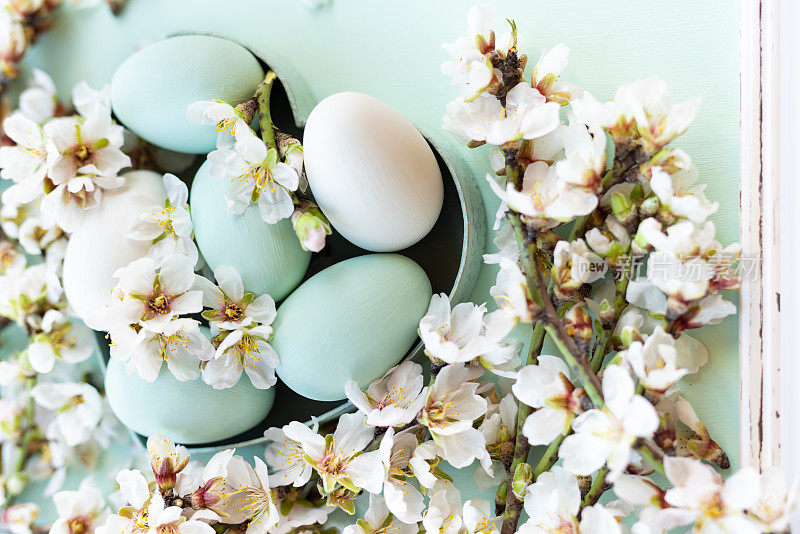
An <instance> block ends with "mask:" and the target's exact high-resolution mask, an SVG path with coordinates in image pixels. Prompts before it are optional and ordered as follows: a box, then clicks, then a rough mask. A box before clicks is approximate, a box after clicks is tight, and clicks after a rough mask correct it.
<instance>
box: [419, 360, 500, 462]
mask: <svg viewBox="0 0 800 534" xmlns="http://www.w3.org/2000/svg"><path fill="white" fill-rule="evenodd" d="M472 378H473V371H471V370H470V369H469V368H467V367H464V365H462V364H457V365H447V366H445V367H443V368H442V369H441V370H440V371H439V374H438V375H436V380H435V381H434V383H433V385H432V386H431V387H430V388H429V389H428V397H427V399H426V402H425V406H424V408H423V409H422V414H421V415H420V418H419V421H420V423H422V424H423V425H425V426H426V427H428V430H429V431H430V433H431V436H432V437H433V439H434V441H436V443H437V444H438V445H439V446H440V447H441V448H442V456H443V457H444V459H445V460H447V461H448V462H450V464H452V465H453V467H456V468H459V469H460V468H462V467H466V466H468V465H469V464H471V463H472V462H473V461H474V460H475V459H476V458H477V459H480V460H481V462H482V463H483V462H489V464H491V460H490V459H489V455H488V453H487V452H486V442H485V441H484V437H483V434H481V432H480V431H479V430H477V429H475V428H473V427H472V423H473V422H474V421H475V419H477V418H479V417H480V416H482V415H484V414H485V413H486V408H487V404H486V399H484V398H483V397H481V396H480V395H478V394H477V390H478V384H477V383H476V382H472V381H471V379H472Z"/></svg>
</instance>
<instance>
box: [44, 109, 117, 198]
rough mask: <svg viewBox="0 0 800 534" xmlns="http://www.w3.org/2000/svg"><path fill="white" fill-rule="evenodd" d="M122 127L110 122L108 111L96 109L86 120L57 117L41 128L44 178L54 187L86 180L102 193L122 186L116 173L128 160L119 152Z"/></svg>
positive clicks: (79, 117)
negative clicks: (44, 144)
mask: <svg viewBox="0 0 800 534" xmlns="http://www.w3.org/2000/svg"><path fill="white" fill-rule="evenodd" d="M123 131H124V129H123V128H122V126H119V125H117V124H113V123H112V122H111V114H110V110H109V109H103V108H102V107H99V106H98V107H97V108H96V109H95V110H94V113H92V114H91V115H90V116H88V117H86V118H83V117H81V116H72V117H57V118H55V119H52V120H50V121H49V122H47V124H45V125H44V132H45V134H46V135H47V164H48V167H49V171H48V177H49V178H50V179H51V180H52V181H53V183H54V184H55V185H59V184H62V183H64V182H66V181H68V180H71V179H72V178H76V177H81V176H88V177H92V178H93V179H94V180H95V181H96V182H97V184H98V185H99V186H100V187H102V188H106V189H113V188H116V187H120V186H122V184H123V183H124V180H123V179H121V178H118V176H117V175H118V174H119V171H121V170H122V169H124V168H125V167H130V165H131V159H130V158H129V157H128V156H126V155H125V154H124V153H123V152H122V150H120V149H121V147H122V144H123V141H124V140H123Z"/></svg>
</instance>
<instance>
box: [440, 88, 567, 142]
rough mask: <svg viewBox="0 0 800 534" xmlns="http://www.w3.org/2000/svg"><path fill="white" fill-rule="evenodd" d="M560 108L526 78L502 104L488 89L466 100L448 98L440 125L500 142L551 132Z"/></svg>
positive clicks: (476, 138) (470, 136) (466, 135)
mask: <svg viewBox="0 0 800 534" xmlns="http://www.w3.org/2000/svg"><path fill="white" fill-rule="evenodd" d="M559 108H560V106H559V104H557V103H556V102H547V99H546V98H545V97H544V96H543V95H542V94H541V93H540V92H539V91H538V90H537V89H535V88H533V87H531V86H530V85H529V84H528V83H527V82H520V83H519V84H517V85H516V86H515V87H514V88H512V89H511V90H510V91H509V92H508V94H507V95H506V105H505V107H503V105H502V104H501V103H500V101H499V100H498V99H497V98H496V97H495V96H494V95H491V94H488V93H482V94H480V95H479V96H478V97H477V98H475V99H474V100H471V101H469V102H466V101H464V100H463V99H458V100H455V101H453V102H450V103H449V104H447V107H446V111H445V116H444V119H443V121H442V127H443V128H444V129H445V130H447V131H449V132H452V133H453V134H455V135H456V136H458V137H462V138H466V139H470V140H473V141H485V142H486V143H488V144H490V145H498V146H501V145H504V144H506V143H514V142H518V141H521V140H522V139H535V138H537V137H542V136H543V135H545V134H548V133H550V132H552V131H553V130H555V129H556V128H557V127H558V125H559V117H558V112H559Z"/></svg>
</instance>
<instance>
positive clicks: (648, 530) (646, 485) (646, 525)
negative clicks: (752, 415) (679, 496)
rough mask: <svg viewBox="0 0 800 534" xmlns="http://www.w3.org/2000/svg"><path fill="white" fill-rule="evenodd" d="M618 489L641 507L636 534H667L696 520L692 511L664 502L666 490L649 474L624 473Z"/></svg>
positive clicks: (617, 490) (618, 493)
mask: <svg viewBox="0 0 800 534" xmlns="http://www.w3.org/2000/svg"><path fill="white" fill-rule="evenodd" d="M614 493H615V494H616V495H617V496H618V497H620V498H621V499H623V500H624V501H625V502H626V503H628V504H629V505H631V506H633V507H635V508H636V509H637V511H638V513H637V520H638V521H637V522H636V524H634V525H633V528H632V532H633V534H666V533H667V532H669V531H671V530H672V529H674V528H677V527H680V526H684V525H689V524H690V523H692V522H693V521H694V515H693V514H692V513H691V512H689V511H687V510H683V509H680V508H675V507H673V506H670V505H669V504H667V503H666V502H664V494H665V492H664V490H662V489H661V488H659V487H658V485H656V484H655V483H654V482H653V481H651V480H650V479H648V478H645V477H641V476H635V475H620V477H619V478H618V479H617V481H616V482H614Z"/></svg>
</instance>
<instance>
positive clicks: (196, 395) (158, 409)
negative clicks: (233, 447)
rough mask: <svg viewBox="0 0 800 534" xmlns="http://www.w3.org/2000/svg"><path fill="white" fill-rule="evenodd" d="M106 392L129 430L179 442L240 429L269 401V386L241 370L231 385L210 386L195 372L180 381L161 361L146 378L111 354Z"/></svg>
mask: <svg viewBox="0 0 800 534" xmlns="http://www.w3.org/2000/svg"><path fill="white" fill-rule="evenodd" d="M106 394H107V396H108V402H109V404H110V405H111V409H112V410H113V411H114V414H116V416H117V417H118V418H119V420H120V421H122V423H123V424H124V425H126V426H127V427H128V428H130V429H132V430H133V431H134V432H136V433H138V434H141V435H143V436H150V435H152V434H164V435H166V436H169V437H170V438H171V439H173V440H174V441H175V442H177V443H184V444H196V443H208V442H212V441H219V440H224V439H227V438H231V437H233V436H236V435H237V434H241V433H242V432H244V431H246V430H249V429H251V428H253V427H254V426H256V425H257V424H259V423H260V422H261V421H263V420H264V418H265V417H266V416H267V414H268V413H269V411H270V410H271V409H272V404H273V402H274V401H275V388H271V389H266V390H264V389H256V388H255V387H253V385H252V384H251V383H250V379H249V378H247V375H244V374H243V375H242V378H241V379H240V380H239V382H238V383H237V384H236V385H235V386H233V387H232V388H228V389H222V390H216V389H213V388H212V387H211V386H209V385H208V384H206V383H204V382H203V381H202V379H200V378H196V379H194V380H187V381H186V382H180V381H179V380H178V379H176V378H175V377H174V376H173V375H172V373H170V372H169V370H168V369H167V366H166V365H164V366H162V368H161V373H160V374H159V375H158V378H156V380H155V382H152V383H150V382H147V381H145V380H142V379H141V378H140V377H139V375H138V374H135V373H134V374H132V375H129V374H128V373H127V371H126V370H125V364H124V363H123V362H121V361H119V360H114V359H112V360H110V361H109V362H108V368H107V369H106Z"/></svg>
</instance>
